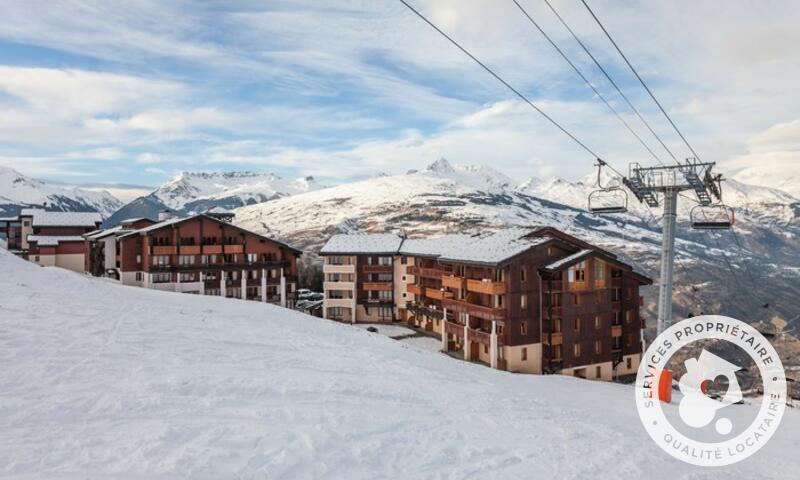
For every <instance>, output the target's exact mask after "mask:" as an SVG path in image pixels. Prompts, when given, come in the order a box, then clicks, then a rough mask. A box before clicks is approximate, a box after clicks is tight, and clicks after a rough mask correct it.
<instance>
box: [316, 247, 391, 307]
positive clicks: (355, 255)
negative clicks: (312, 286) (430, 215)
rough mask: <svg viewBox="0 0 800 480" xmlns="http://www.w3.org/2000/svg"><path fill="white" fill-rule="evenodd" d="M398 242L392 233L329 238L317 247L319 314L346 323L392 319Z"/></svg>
mask: <svg viewBox="0 0 800 480" xmlns="http://www.w3.org/2000/svg"><path fill="white" fill-rule="evenodd" d="M402 242H403V239H402V238H400V237H399V236H397V235H392V234H376V235H334V236H333V237H331V239H330V240H328V242H327V243H326V244H325V245H324V246H323V247H322V249H321V250H320V255H321V256H322V257H323V260H324V263H323V267H322V271H323V275H324V280H323V289H324V290H325V299H324V301H323V308H322V312H323V317H324V318H328V319H331V320H338V321H342V322H349V323H356V322H377V323H390V322H393V321H395V320H396V319H397V318H398V317H397V314H398V311H397V307H396V302H395V298H397V297H396V295H397V293H398V292H395V285H396V283H397V282H395V278H396V275H395V269H396V267H395V262H396V261H399V260H398V259H397V258H396V257H397V251H398V249H399V248H400V245H401V244H402ZM397 268H399V267H397ZM401 288H402V286H398V290H399V289H401Z"/></svg>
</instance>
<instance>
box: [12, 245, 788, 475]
mask: <svg viewBox="0 0 800 480" xmlns="http://www.w3.org/2000/svg"><path fill="white" fill-rule="evenodd" d="M0 271H3V272H5V273H6V275H2V276H0V318H2V323H1V325H2V334H1V335H0V352H1V353H0V355H2V359H3V365H4V368H2V369H0V391H2V392H3V393H2V402H0V431H2V432H3V435H0V476H10V477H25V478H56V477H57V478H87V477H89V478H97V477H113V478H156V477H191V478H276V479H277V478H292V479H295V478H315V479H327V478H330V479H334V478H335V479H340V478H347V479H374V478H467V477H470V478H471V477H476V478H477V477H480V478H502V479H508V478H546V477H547V478H549V477H554V478H555V477H558V478H642V477H643V476H647V477H648V478H653V479H660V478H664V479H670V480H671V479H675V478H693V479H697V478H720V477H723V476H726V475H729V476H730V477H729V478H787V477H786V475H787V472H796V471H798V470H799V469H800V459H798V458H797V455H796V448H797V431H798V429H800V418H798V416H797V414H796V412H794V411H788V412H787V414H786V415H785V416H784V420H783V424H782V425H781V427H780V429H779V431H778V432H777V434H776V435H775V437H774V438H773V439H772V440H771V442H770V443H769V444H768V445H766V446H765V447H764V448H763V449H762V450H761V451H760V452H759V453H758V454H756V455H755V456H753V457H751V458H750V459H748V460H746V461H744V462H743V463H740V464H737V465H735V466H734V467H730V468H723V469H713V470H703V469H699V468H696V467H691V466H689V465H686V464H682V463H677V462H676V461H674V460H673V459H672V458H671V457H669V456H667V454H665V453H663V452H662V451H661V450H660V449H658V448H657V447H656V446H655V445H653V444H652V443H651V440H650V438H649V437H648V436H647V434H646V433H645V431H644V430H643V428H642V427H641V426H640V423H639V420H638V417H637V414H636V408H635V406H634V402H633V389H632V388H631V387H628V386H622V385H616V384H606V383H597V382H590V381H584V380H578V379H572V378H567V377H559V376H547V377H544V376H525V375H516V374H509V373H506V372H500V371H495V370H491V369H488V368H486V367H482V366H477V365H472V364H467V363H464V362H462V361H459V360H455V359H452V358H450V357H447V356H444V355H441V354H438V353H432V352H427V351H424V350H418V349H416V348H415V347H410V346H407V345H403V344H401V343H398V342H396V341H394V340H391V339H389V338H386V337H383V336H381V335H378V334H370V333H368V332H366V331H364V330H361V329H357V328H353V327H350V326H348V325H342V324H335V323H333V322H329V321H325V320H321V319H317V318H314V317H308V316H305V315H302V314H299V313H296V312H291V311H288V310H284V309H281V308H279V307H275V306H271V305H264V304H260V303H256V302H244V301H239V300H233V299H223V298H218V297H197V296H188V295H180V294H175V293H168V292H158V291H153V290H144V289H139V288H135V287H124V286H120V285H116V284H113V283H110V282H106V281H102V280H98V279H93V278H89V277H84V276H81V275H77V274H74V273H71V272H68V271H65V270H60V269H54V268H40V267H37V266H35V265H33V264H30V263H27V262H24V261H22V260H19V259H17V258H14V257H12V256H11V255H9V254H8V253H7V252H5V251H0ZM45 286H46V287H45ZM156 312H157V314H154V313H156ZM726 413H729V414H730V416H731V418H733V419H734V420H737V419H738V420H743V419H745V418H750V417H751V416H752V415H753V413H754V411H753V407H750V406H734V407H730V408H729V409H728V410H726ZM668 414H669V415H672V416H674V415H676V414H677V408H676V407H668Z"/></svg>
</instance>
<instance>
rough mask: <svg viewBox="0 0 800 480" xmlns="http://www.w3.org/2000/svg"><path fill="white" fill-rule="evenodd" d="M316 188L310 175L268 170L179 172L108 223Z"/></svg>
mask: <svg viewBox="0 0 800 480" xmlns="http://www.w3.org/2000/svg"><path fill="white" fill-rule="evenodd" d="M320 188H322V186H321V185H319V184H318V183H317V182H316V180H314V178H313V177H306V178H300V179H296V180H286V179H283V178H281V177H279V176H277V175H274V174H272V173H254V172H224V173H220V172H214V173H205V172H181V173H179V174H178V175H176V176H175V177H174V178H173V179H172V180H170V181H169V182H167V183H165V184H164V185H162V186H160V187H159V188H157V189H156V190H155V191H153V192H152V193H150V194H149V195H146V196H144V197H139V198H137V199H135V200H134V201H132V202H130V203H128V204H127V205H125V206H124V207H123V208H122V209H121V210H120V211H119V212H117V213H116V214H115V215H113V216H112V217H111V218H110V219H109V221H108V224H109V225H113V224H116V223H118V222H119V221H120V220H124V219H126V218H133V217H150V218H156V216H157V215H158V212H159V211H161V210H164V209H169V210H173V211H175V212H177V213H180V214H189V213H193V212H200V211H204V210H208V209H210V208H214V207H221V208H225V209H233V208H237V207H241V206H243V205H253V204H256V203H262V202H267V201H270V200H274V199H276V198H281V197H285V196H288V195H295V194H298V193H304V192H310V191H314V190H317V189H320Z"/></svg>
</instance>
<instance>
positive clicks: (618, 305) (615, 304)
mask: <svg viewBox="0 0 800 480" xmlns="http://www.w3.org/2000/svg"><path fill="white" fill-rule="evenodd" d="M621 309H622V301H621V300H616V301H613V302H611V310H614V311H615V312H617V311H619V310H621Z"/></svg>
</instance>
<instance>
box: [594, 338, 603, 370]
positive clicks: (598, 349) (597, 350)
mask: <svg viewBox="0 0 800 480" xmlns="http://www.w3.org/2000/svg"><path fill="white" fill-rule="evenodd" d="M594 353H596V354H598V355H599V354H601V353H603V342H601V341H600V340H595V342H594ZM598 368H599V367H598Z"/></svg>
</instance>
